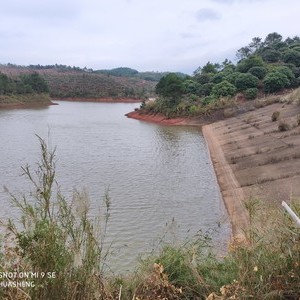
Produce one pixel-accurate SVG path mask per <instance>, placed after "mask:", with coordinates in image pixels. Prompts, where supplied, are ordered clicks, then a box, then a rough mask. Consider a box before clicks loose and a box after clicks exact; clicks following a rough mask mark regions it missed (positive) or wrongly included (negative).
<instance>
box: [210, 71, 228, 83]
mask: <svg viewBox="0 0 300 300" xmlns="http://www.w3.org/2000/svg"><path fill="white" fill-rule="evenodd" d="M224 77H225V75H224V74H223V72H219V73H217V74H215V75H214V76H213V78H212V82H213V83H220V82H222V81H223V79H224Z"/></svg>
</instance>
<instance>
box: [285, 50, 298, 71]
mask: <svg viewBox="0 0 300 300" xmlns="http://www.w3.org/2000/svg"><path fill="white" fill-rule="evenodd" d="M283 61H284V62H285V63H291V64H294V65H295V66H296V67H300V52H298V51H296V50H288V51H286V52H285V54H284V55H283Z"/></svg>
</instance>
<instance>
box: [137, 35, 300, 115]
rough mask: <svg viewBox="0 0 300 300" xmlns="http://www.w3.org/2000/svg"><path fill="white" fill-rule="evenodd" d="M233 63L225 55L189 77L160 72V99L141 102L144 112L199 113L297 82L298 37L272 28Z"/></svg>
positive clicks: (299, 67)
mask: <svg viewBox="0 0 300 300" xmlns="http://www.w3.org/2000/svg"><path fill="white" fill-rule="evenodd" d="M237 58H238V59H239V60H238V62H237V64H234V63H232V62H231V61H229V60H228V59H225V60H224V62H222V63H221V64H220V63H211V62H208V63H207V64H206V65H204V66H203V67H199V68H198V69H197V70H196V71H195V72H194V75H193V76H186V77H185V78H183V77H181V76H178V75H177V74H175V73H173V74H168V75H166V76H164V77H163V78H162V79H161V80H160V81H159V83H158V84H157V86H156V93H157V94H158V95H159V99H158V100H157V101H155V102H151V103H148V104H147V105H146V104H145V103H144V104H143V105H142V109H144V110H145V111H146V112H160V113H163V114H164V115H166V116H168V117H174V116H197V115H203V114H208V113H210V112H212V111H214V110H217V109H220V108H226V107H232V106H234V105H240V103H241V101H244V100H253V99H256V98H257V97H263V96H265V95H267V94H271V93H280V92H282V91H284V90H286V89H293V88H297V87H299V85H300V77H299V76H300V38H299V37H297V36H296V37H294V38H287V39H285V40H283V38H282V36H281V35H280V34H278V33H276V32H274V33H270V34H268V35H267V37H266V38H265V39H264V40H262V39H261V38H259V37H255V38H253V39H252V42H251V43H250V44H249V45H247V46H245V47H242V48H241V49H239V50H238V51H237Z"/></svg>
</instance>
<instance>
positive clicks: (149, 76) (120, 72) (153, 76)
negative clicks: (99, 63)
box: [93, 67, 186, 81]
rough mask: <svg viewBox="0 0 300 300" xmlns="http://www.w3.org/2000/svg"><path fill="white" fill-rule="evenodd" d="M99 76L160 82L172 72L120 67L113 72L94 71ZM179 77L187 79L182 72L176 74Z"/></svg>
mask: <svg viewBox="0 0 300 300" xmlns="http://www.w3.org/2000/svg"><path fill="white" fill-rule="evenodd" d="M93 72H94V73H98V74H106V75H109V76H119V77H134V78H139V79H143V80H149V81H159V80H160V79H161V78H162V77H164V76H166V75H167V74H169V73H170V72H154V71H152V72H150V71H149V72H139V71H137V70H135V69H131V68H128V67H120V68H115V69H111V70H96V71H93ZM176 74H177V75H178V76H179V77H185V76H186V75H185V74H183V73H180V72H177V73H176Z"/></svg>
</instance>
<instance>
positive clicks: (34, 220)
mask: <svg viewBox="0 0 300 300" xmlns="http://www.w3.org/2000/svg"><path fill="white" fill-rule="evenodd" d="M39 140H40V145H41V161H40V162H39V163H38V167H37V169H36V170H35V171H33V172H32V171H31V170H30V168H29V167H28V166H26V167H23V168H22V170H23V172H24V175H25V176H26V178H27V179H28V180H29V181H30V183H31V185H32V187H33V189H32V192H31V193H30V194H28V195H24V196H22V197H21V199H19V198H17V197H15V196H14V195H12V194H10V196H11V200H12V203H13V204H14V206H15V207H16V208H17V209H18V210H19V213H20V215H21V223H20V224H18V223H17V222H16V221H13V220H9V221H8V222H7V223H3V222H2V225H4V227H5V230H6V233H7V235H6V239H5V240H4V241H3V247H2V249H1V250H2V251H1V253H2V258H3V259H2V261H1V264H0V266H1V267H0V271H1V272H15V271H17V272H18V273H20V272H35V273H37V274H39V275H38V276H37V277H34V278H31V279H30V281H31V282H32V284H33V287H31V288H24V289H22V290H20V293H15V290H14V289H11V288H6V289H0V296H1V297H2V298H3V299H6V298H7V299H23V298H21V295H26V298H24V299H70V300H71V299H95V298H97V299H109V297H110V296H109V292H108V291H107V289H106V287H105V284H104V281H103V280H102V276H103V265H104V261H105V258H106V256H107V253H106V252H105V251H104V249H103V241H104V239H105V234H106V226H107V222H108V218H109V210H110V199H109V197H108V195H106V196H105V199H104V202H105V205H106V212H105V216H104V220H103V222H102V223H103V224H104V225H103V228H102V229H103V230H102V231H100V230H99V228H100V221H99V220H97V219H94V220H91V219H90V218H89V217H88V212H89V203H88V197H87V195H86V193H85V192H84V191H83V192H76V193H75V194H74V197H73V199H72V200H71V201H67V199H65V197H64V196H63V195H62V194H61V192H60V190H59V187H58V186H57V183H56V181H55V149H54V150H51V149H49V148H48V146H47V144H46V143H45V142H44V141H43V140H42V139H41V138H39ZM47 272H54V274H55V276H54V277H52V278H47V277H46V276H42V275H41V274H46V273H47Z"/></svg>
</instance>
